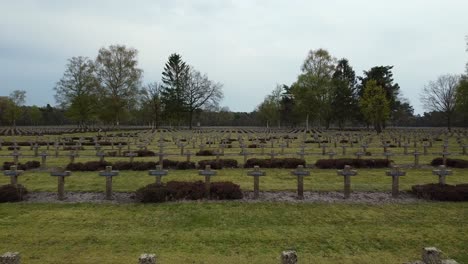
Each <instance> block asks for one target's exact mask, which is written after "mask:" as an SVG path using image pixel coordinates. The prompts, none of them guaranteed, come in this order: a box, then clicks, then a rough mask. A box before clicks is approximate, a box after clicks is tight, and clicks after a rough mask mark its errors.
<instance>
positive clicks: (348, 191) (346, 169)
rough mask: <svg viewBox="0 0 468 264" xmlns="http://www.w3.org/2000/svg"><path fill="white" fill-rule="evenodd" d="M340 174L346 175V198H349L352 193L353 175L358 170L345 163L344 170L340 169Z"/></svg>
mask: <svg viewBox="0 0 468 264" xmlns="http://www.w3.org/2000/svg"><path fill="white" fill-rule="evenodd" d="M338 175H339V176H344V198H345V199H348V198H349V197H350V194H351V176H356V175H357V171H355V170H351V166H349V165H345V166H344V169H343V170H339V171H338Z"/></svg>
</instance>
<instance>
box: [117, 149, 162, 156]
mask: <svg viewBox="0 0 468 264" xmlns="http://www.w3.org/2000/svg"><path fill="white" fill-rule="evenodd" d="M130 152H133V153H136V154H137V156H138V157H154V156H156V154H155V153H154V152H153V151H151V150H144V149H141V150H135V151H128V150H126V151H124V152H123V155H124V156H125V155H126V154H127V153H130Z"/></svg>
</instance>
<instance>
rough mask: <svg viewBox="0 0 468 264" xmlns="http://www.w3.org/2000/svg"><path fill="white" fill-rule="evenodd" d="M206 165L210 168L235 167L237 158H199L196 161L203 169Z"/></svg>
mask: <svg viewBox="0 0 468 264" xmlns="http://www.w3.org/2000/svg"><path fill="white" fill-rule="evenodd" d="M206 165H210V166H211V168H212V169H215V170H220V169H223V168H237V166H238V164H237V160H235V159H220V160H219V161H217V160H200V161H199V162H198V167H199V168H201V169H203V168H205V167H206Z"/></svg>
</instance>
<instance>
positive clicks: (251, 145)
mask: <svg viewBox="0 0 468 264" xmlns="http://www.w3.org/2000/svg"><path fill="white" fill-rule="evenodd" d="M247 148H257V144H250V145H248V146H247Z"/></svg>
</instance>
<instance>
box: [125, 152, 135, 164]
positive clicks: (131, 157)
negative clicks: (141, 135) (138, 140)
mask: <svg viewBox="0 0 468 264" xmlns="http://www.w3.org/2000/svg"><path fill="white" fill-rule="evenodd" d="M125 156H127V157H129V158H130V163H133V159H134V158H135V157H138V154H137V153H135V152H127V153H125Z"/></svg>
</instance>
